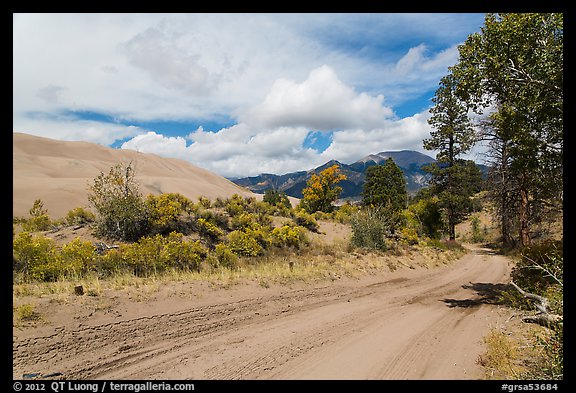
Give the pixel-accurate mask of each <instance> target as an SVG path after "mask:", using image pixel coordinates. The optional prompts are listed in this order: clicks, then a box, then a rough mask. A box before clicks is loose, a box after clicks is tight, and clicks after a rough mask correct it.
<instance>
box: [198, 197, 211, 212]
mask: <svg viewBox="0 0 576 393" xmlns="http://www.w3.org/2000/svg"><path fill="white" fill-rule="evenodd" d="M198 203H199V204H200V206H201V207H203V208H204V209H210V208H211V207H212V202H211V201H210V199H208V198H206V197H204V196H201V197H199V198H198Z"/></svg>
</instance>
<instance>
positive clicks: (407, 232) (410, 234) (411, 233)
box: [400, 227, 419, 245]
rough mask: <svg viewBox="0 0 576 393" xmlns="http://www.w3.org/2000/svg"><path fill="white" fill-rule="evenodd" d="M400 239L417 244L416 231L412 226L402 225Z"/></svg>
mask: <svg viewBox="0 0 576 393" xmlns="http://www.w3.org/2000/svg"><path fill="white" fill-rule="evenodd" d="M400 239H401V240H402V241H403V242H404V243H406V244H410V245H413V244H418V240H419V238H418V232H416V229H414V228H409V227H404V228H402V230H401V231H400Z"/></svg>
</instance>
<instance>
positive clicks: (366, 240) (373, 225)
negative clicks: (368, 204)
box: [350, 207, 390, 251]
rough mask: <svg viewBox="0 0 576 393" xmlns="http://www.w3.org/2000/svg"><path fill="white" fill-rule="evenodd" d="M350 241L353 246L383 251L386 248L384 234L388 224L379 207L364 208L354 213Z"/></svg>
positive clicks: (387, 229)
mask: <svg viewBox="0 0 576 393" xmlns="http://www.w3.org/2000/svg"><path fill="white" fill-rule="evenodd" d="M350 223H351V225H352V239H351V243H352V245H353V246H354V247H359V248H367V249H372V250H380V251H385V250H387V249H388V244H387V242H386V239H385V238H386V234H387V232H388V231H389V229H390V228H389V225H388V223H387V221H386V219H385V216H384V215H383V214H382V209H381V208H380V207H376V208H364V209H362V210H360V211H358V212H357V213H356V214H354V215H353V216H352V218H351V221H350Z"/></svg>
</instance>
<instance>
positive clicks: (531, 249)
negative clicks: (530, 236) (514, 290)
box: [512, 240, 564, 296]
mask: <svg viewBox="0 0 576 393" xmlns="http://www.w3.org/2000/svg"><path fill="white" fill-rule="evenodd" d="M563 268H564V256H563V242H562V241H554V240H545V241H542V242H540V243H535V244H532V245H530V246H527V247H525V248H524V249H523V250H522V251H521V255H520V259H519V260H518V261H517V262H516V265H515V266H514V268H513V269H512V279H513V280H514V282H515V283H516V284H517V285H518V286H519V287H520V288H522V289H524V290H525V291H527V292H531V293H535V294H538V295H544V296H545V293H546V291H547V290H548V289H549V287H551V286H554V285H559V281H560V282H562V281H563V279H564V277H563Z"/></svg>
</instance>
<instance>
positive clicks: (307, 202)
mask: <svg viewBox="0 0 576 393" xmlns="http://www.w3.org/2000/svg"><path fill="white" fill-rule="evenodd" d="M342 180H346V175H344V174H343V173H341V172H340V166H339V165H337V164H335V165H332V166H331V167H329V168H326V169H324V170H323V171H321V172H320V173H319V174H313V175H312V176H311V177H310V179H308V181H307V182H306V185H307V187H306V188H304V189H303V190H302V195H303V196H304V197H303V198H302V202H301V204H302V207H303V208H304V210H306V211H307V212H308V213H314V212H317V211H322V212H325V213H330V212H331V211H332V209H333V206H332V203H333V202H335V201H336V199H338V197H339V196H340V192H342V187H340V186H338V185H337V184H338V183H339V182H341V181H342Z"/></svg>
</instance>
